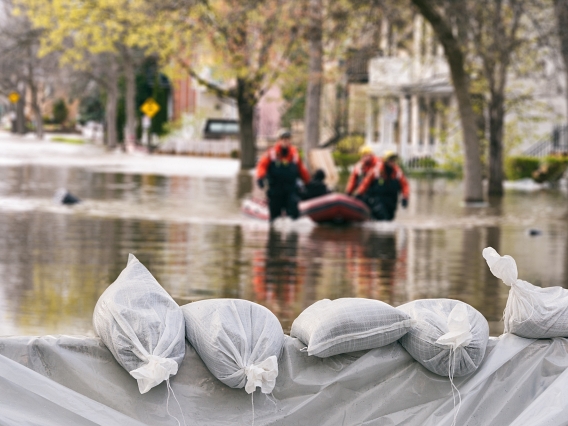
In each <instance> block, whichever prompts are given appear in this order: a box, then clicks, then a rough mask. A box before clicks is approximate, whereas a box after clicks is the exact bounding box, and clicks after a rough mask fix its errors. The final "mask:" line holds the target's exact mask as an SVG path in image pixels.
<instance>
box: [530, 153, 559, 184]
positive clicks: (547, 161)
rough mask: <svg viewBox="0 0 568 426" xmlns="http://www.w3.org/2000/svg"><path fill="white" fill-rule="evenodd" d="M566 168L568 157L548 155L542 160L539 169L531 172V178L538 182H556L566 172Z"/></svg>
mask: <svg viewBox="0 0 568 426" xmlns="http://www.w3.org/2000/svg"><path fill="white" fill-rule="evenodd" d="M567 168H568V156H566V155H549V156H547V157H545V158H544V160H543V161H542V163H541V164H540V167H538V169H537V170H535V171H533V173H532V174H531V176H532V178H533V179H534V180H535V181H536V182H538V183H542V182H556V181H558V180H559V179H560V178H561V177H562V176H563V175H564V172H566V169H567Z"/></svg>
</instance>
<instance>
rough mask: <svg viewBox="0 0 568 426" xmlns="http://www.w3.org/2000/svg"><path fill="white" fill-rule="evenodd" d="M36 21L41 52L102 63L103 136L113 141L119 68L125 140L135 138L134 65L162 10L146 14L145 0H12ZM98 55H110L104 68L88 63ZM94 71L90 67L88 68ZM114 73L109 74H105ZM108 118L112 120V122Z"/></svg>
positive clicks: (149, 44)
mask: <svg viewBox="0 0 568 426" xmlns="http://www.w3.org/2000/svg"><path fill="white" fill-rule="evenodd" d="M16 1H17V2H18V4H19V5H21V7H22V8H23V10H24V11H25V12H26V13H27V16H28V17H29V19H30V20H31V21H32V22H33V24H34V26H35V27H36V28H37V29H39V30H41V31H42V39H41V41H42V47H41V53H43V54H49V53H52V52H61V59H62V64H63V65H70V66H72V67H74V68H75V69H77V70H81V71H87V70H89V69H91V70H92V69H101V71H103V74H101V75H100V76H94V77H97V79H98V80H99V81H101V82H103V87H104V88H105V90H106V92H107V107H109V108H110V113H107V140H108V144H109V146H111V147H112V146H114V145H115V144H116V131H115V130H114V128H113V126H115V124H114V121H115V119H112V118H111V116H112V115H113V114H114V113H113V111H114V112H115V111H116V105H114V106H111V105H110V104H109V102H111V101H112V100H118V94H117V92H116V91H117V90H118V88H117V85H116V79H117V78H118V76H116V75H115V74H116V73H115V71H116V70H118V69H119V70H121V72H122V74H123V75H124V78H125V82H126V129H125V130H126V132H125V133H126V134H125V137H126V140H130V141H133V140H135V129H136V110H135V99H136V84H135V79H136V74H135V73H136V65H137V63H138V62H137V60H140V59H141V58H143V55H142V54H141V52H148V53H151V51H152V48H153V47H154V40H153V39H152V38H151V35H152V32H153V31H154V32H156V33H159V30H158V28H159V27H160V26H161V25H162V24H163V22H161V21H160V17H161V16H162V15H161V14H159V13H158V14H154V15H153V16H149V15H148V11H149V10H150V9H149V2H148V1H146V0H112V1H111V0H104V1H91V0H80V1H74V0H53V1H50V2H46V1H43V0H16ZM97 55H102V56H101V58H100V60H107V61H108V60H111V61H116V63H109V64H108V68H107V69H105V68H99V67H94V68H93V67H92V64H93V60H94V61H98V59H96V58H95V56H97ZM91 72H92V71H91ZM109 75H112V78H110V79H109V78H108V76H109ZM108 120H112V123H111V122H109V121H108Z"/></svg>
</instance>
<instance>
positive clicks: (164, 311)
mask: <svg viewBox="0 0 568 426" xmlns="http://www.w3.org/2000/svg"><path fill="white" fill-rule="evenodd" d="M483 255H484V257H485V258H486V259H487V262H488V264H489V266H490V268H491V270H492V272H493V273H494V274H495V275H496V276H498V277H500V278H503V277H505V278H503V279H504V281H505V282H506V283H512V284H509V285H512V286H513V289H512V290H511V291H512V292H513V291H516V292H517V293H518V292H519V291H518V290H516V289H517V288H518V287H519V288H521V289H523V290H526V288H527V286H531V285H530V284H529V283H525V282H522V284H519V283H517V281H519V280H516V265H514V260H512V258H510V257H509V256H505V257H501V256H499V255H498V254H497V253H496V252H495V251H494V250H493V249H491V248H487V249H485V250H484V252H483ZM511 265H513V266H514V269H515V270H514V273H513V271H512V270H511V268H512V266H511ZM533 287H534V286H533ZM535 288H536V287H535ZM540 290H548V289H540ZM563 291H565V290H563ZM556 292H557V293H558V291H556ZM517 293H515V295H514V296H510V298H509V301H511V298H512V297H514V298H515V299H514V300H515V301H514V303H511V306H513V308H514V307H516V306H517V305H518V303H519V302H518V299H519V297H518V296H517ZM523 294H524V293H523ZM546 294H548V293H546ZM555 294H556V293H555ZM557 296H558V295H557ZM533 299H534V297H533ZM530 306H531V308H532V309H531V311H530V317H529V318H528V319H527V318H524V317H523V318H519V316H518V315H516V314H514V315H509V317H507V313H506V315H505V319H506V321H507V320H508V319H509V320H510V324H509V326H508V325H507V322H506V327H509V331H511V332H516V331H517V329H518V327H517V325H521V326H522V327H521V328H522V329H523V330H524V329H526V328H529V329H530V330H533V331H534V330H535V325H534V324H533V325H532V326H530V325H531V324H532V323H534V320H538V321H541V320H542V315H544V313H542V315H540V316H539V315H534V313H535V311H538V304H537V303H536V302H535V301H534V300H532V301H531V303H530ZM507 307H508V309H509V307H510V304H509V302H508V303H507ZM513 312H514V313H517V312H518V309H517V310H514V309H513ZM93 324H94V327H95V331H96V332H97V334H98V335H99V336H100V337H101V339H102V341H103V342H104V343H105V345H106V346H107V347H108V348H109V350H110V351H111V352H112V354H113V355H114V357H115V358H116V360H117V361H118V362H119V363H120V365H122V366H123V367H124V368H125V369H126V370H127V371H128V372H129V373H130V374H131V375H132V376H133V377H134V378H136V379H137V380H138V385H139V390H140V392H141V393H145V392H147V391H148V390H150V389H151V388H152V387H154V386H156V385H157V384H159V383H161V382H162V381H164V380H168V379H169V377H170V376H172V375H174V374H176V372H177V369H178V366H179V364H181V362H182V360H183V357H184V351H185V341H184V339H185V338H186V337H187V339H188V341H189V342H190V344H191V345H192V347H193V348H194V349H195V350H196V352H197V353H198V354H199V356H200V357H201V359H202V360H203V362H204V363H205V365H206V366H207V367H208V369H209V370H210V371H211V373H212V374H213V375H214V376H215V377H216V378H218V379H219V380H220V381H221V382H223V383H225V384H227V385H228V386H230V387H234V388H242V387H245V389H246V391H247V392H249V393H251V392H253V391H254V390H255V389H256V387H260V388H261V391H262V392H264V393H270V392H271V391H272V389H273V388H274V385H275V381H276V377H277V375H278V357H279V355H280V352H281V350H282V346H283V341H284V334H283V331H282V327H281V325H280V323H279V321H278V319H277V318H276V317H275V315H274V314H272V312H270V311H269V310H268V309H266V308H264V307H263V306H261V305H258V304H256V303H253V302H249V301H246V300H239V299H211V300H204V301H199V302H193V303H190V304H187V305H184V306H182V307H179V306H178V305H177V303H176V302H175V301H174V300H173V299H172V298H171V297H170V296H169V294H168V293H167V292H166V291H165V290H164V289H163V288H162V287H161V286H160V284H159V283H158V282H157V281H156V280H155V278H154V277H153V276H152V274H151V273H150V272H149V271H148V270H147V269H146V268H145V267H144V265H142V264H141V263H140V262H139V261H138V259H136V258H135V257H134V256H133V255H130V256H129V259H128V264H127V266H126V268H125V269H124V270H123V271H122V273H121V274H120V276H119V277H118V278H117V280H116V281H115V282H114V283H113V284H112V285H111V286H109V287H108V289H107V290H106V291H105V292H104V293H103V294H102V295H101V297H100V299H99V301H98V303H97V305H96V307H95V311H94V315H93ZM511 324H514V325H515V327H516V328H515V327H511ZM537 328H538V327H537ZM549 328H550V327H549ZM506 330H507V328H506ZM548 331H549V329H547V332H548ZM290 334H291V336H292V337H296V338H298V340H300V341H301V342H302V343H304V344H305V348H304V349H303V350H305V351H307V353H308V355H312V356H317V357H322V358H323V357H328V356H333V355H337V354H341V353H347V352H353V351H358V350H366V349H373V348H377V347H381V346H385V345H388V344H390V343H392V342H394V341H396V340H400V343H401V344H402V346H403V347H404V348H405V349H406V350H407V351H408V352H409V353H410V354H411V355H412V356H413V357H414V358H415V359H416V360H417V361H418V362H420V363H421V364H422V365H423V366H424V367H426V368H427V369H428V370H430V371H432V372H434V373H436V374H439V375H443V376H450V377H452V376H456V377H457V376H463V375H467V374H470V373H472V372H473V371H475V370H476V369H477V367H478V366H479V364H480V363H481V361H482V360H483V356H484V354H485V348H486V344H487V340H488V336H489V327H488V325H487V321H486V320H485V318H484V317H483V316H482V315H481V313H479V312H478V311H477V310H475V309H474V308H473V307H471V306H469V305H467V304H466V303H463V302H460V301H457V300H450V299H426V300H416V301H413V302H410V303H407V304H404V305H401V306H399V307H397V308H394V307H392V306H390V305H388V304H386V303H383V302H380V301H377V300H370V299H360V298H344V299H337V300H334V301H331V300H327V299H326V300H321V301H319V302H316V303H314V304H313V305H311V306H310V307H308V308H307V309H306V310H304V312H302V313H301V314H300V316H299V317H298V318H297V319H296V320H295V321H294V323H293V324H292V329H291V333H290ZM517 334H518V333H517ZM534 334H535V333H533V335H531V336H524V337H551V336H548V335H542V336H534ZM536 334H538V333H536ZM521 335H522V334H521ZM566 335H568V333H566V332H565V334H564V336H566Z"/></svg>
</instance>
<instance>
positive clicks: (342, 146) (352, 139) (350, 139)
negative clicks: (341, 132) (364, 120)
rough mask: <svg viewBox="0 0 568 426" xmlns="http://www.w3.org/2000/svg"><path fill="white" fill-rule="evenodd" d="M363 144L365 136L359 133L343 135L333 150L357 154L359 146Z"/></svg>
mask: <svg viewBox="0 0 568 426" xmlns="http://www.w3.org/2000/svg"><path fill="white" fill-rule="evenodd" d="M364 144H365V138H364V137H363V136H361V135H351V136H345V137H344V138H343V139H341V140H340V141H339V142H337V145H336V146H335V150H336V151H339V152H341V153H342V154H358V153H359V148H361V146H363V145H364Z"/></svg>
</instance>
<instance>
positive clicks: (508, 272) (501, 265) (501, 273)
mask: <svg viewBox="0 0 568 426" xmlns="http://www.w3.org/2000/svg"><path fill="white" fill-rule="evenodd" d="M483 257H484V258H485V260H486V262H487V266H489V269H490V270H491V273H492V274H493V275H495V276H496V277H497V278H500V279H501V280H502V281H503V282H504V283H505V284H507V285H508V286H511V285H513V284H515V282H517V279H518V277H519V274H518V271H517V263H516V262H515V259H513V258H512V257H511V256H509V255H505V256H500V255H499V253H497V251H496V250H495V249H494V248H493V247H486V248H484V249H483Z"/></svg>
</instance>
